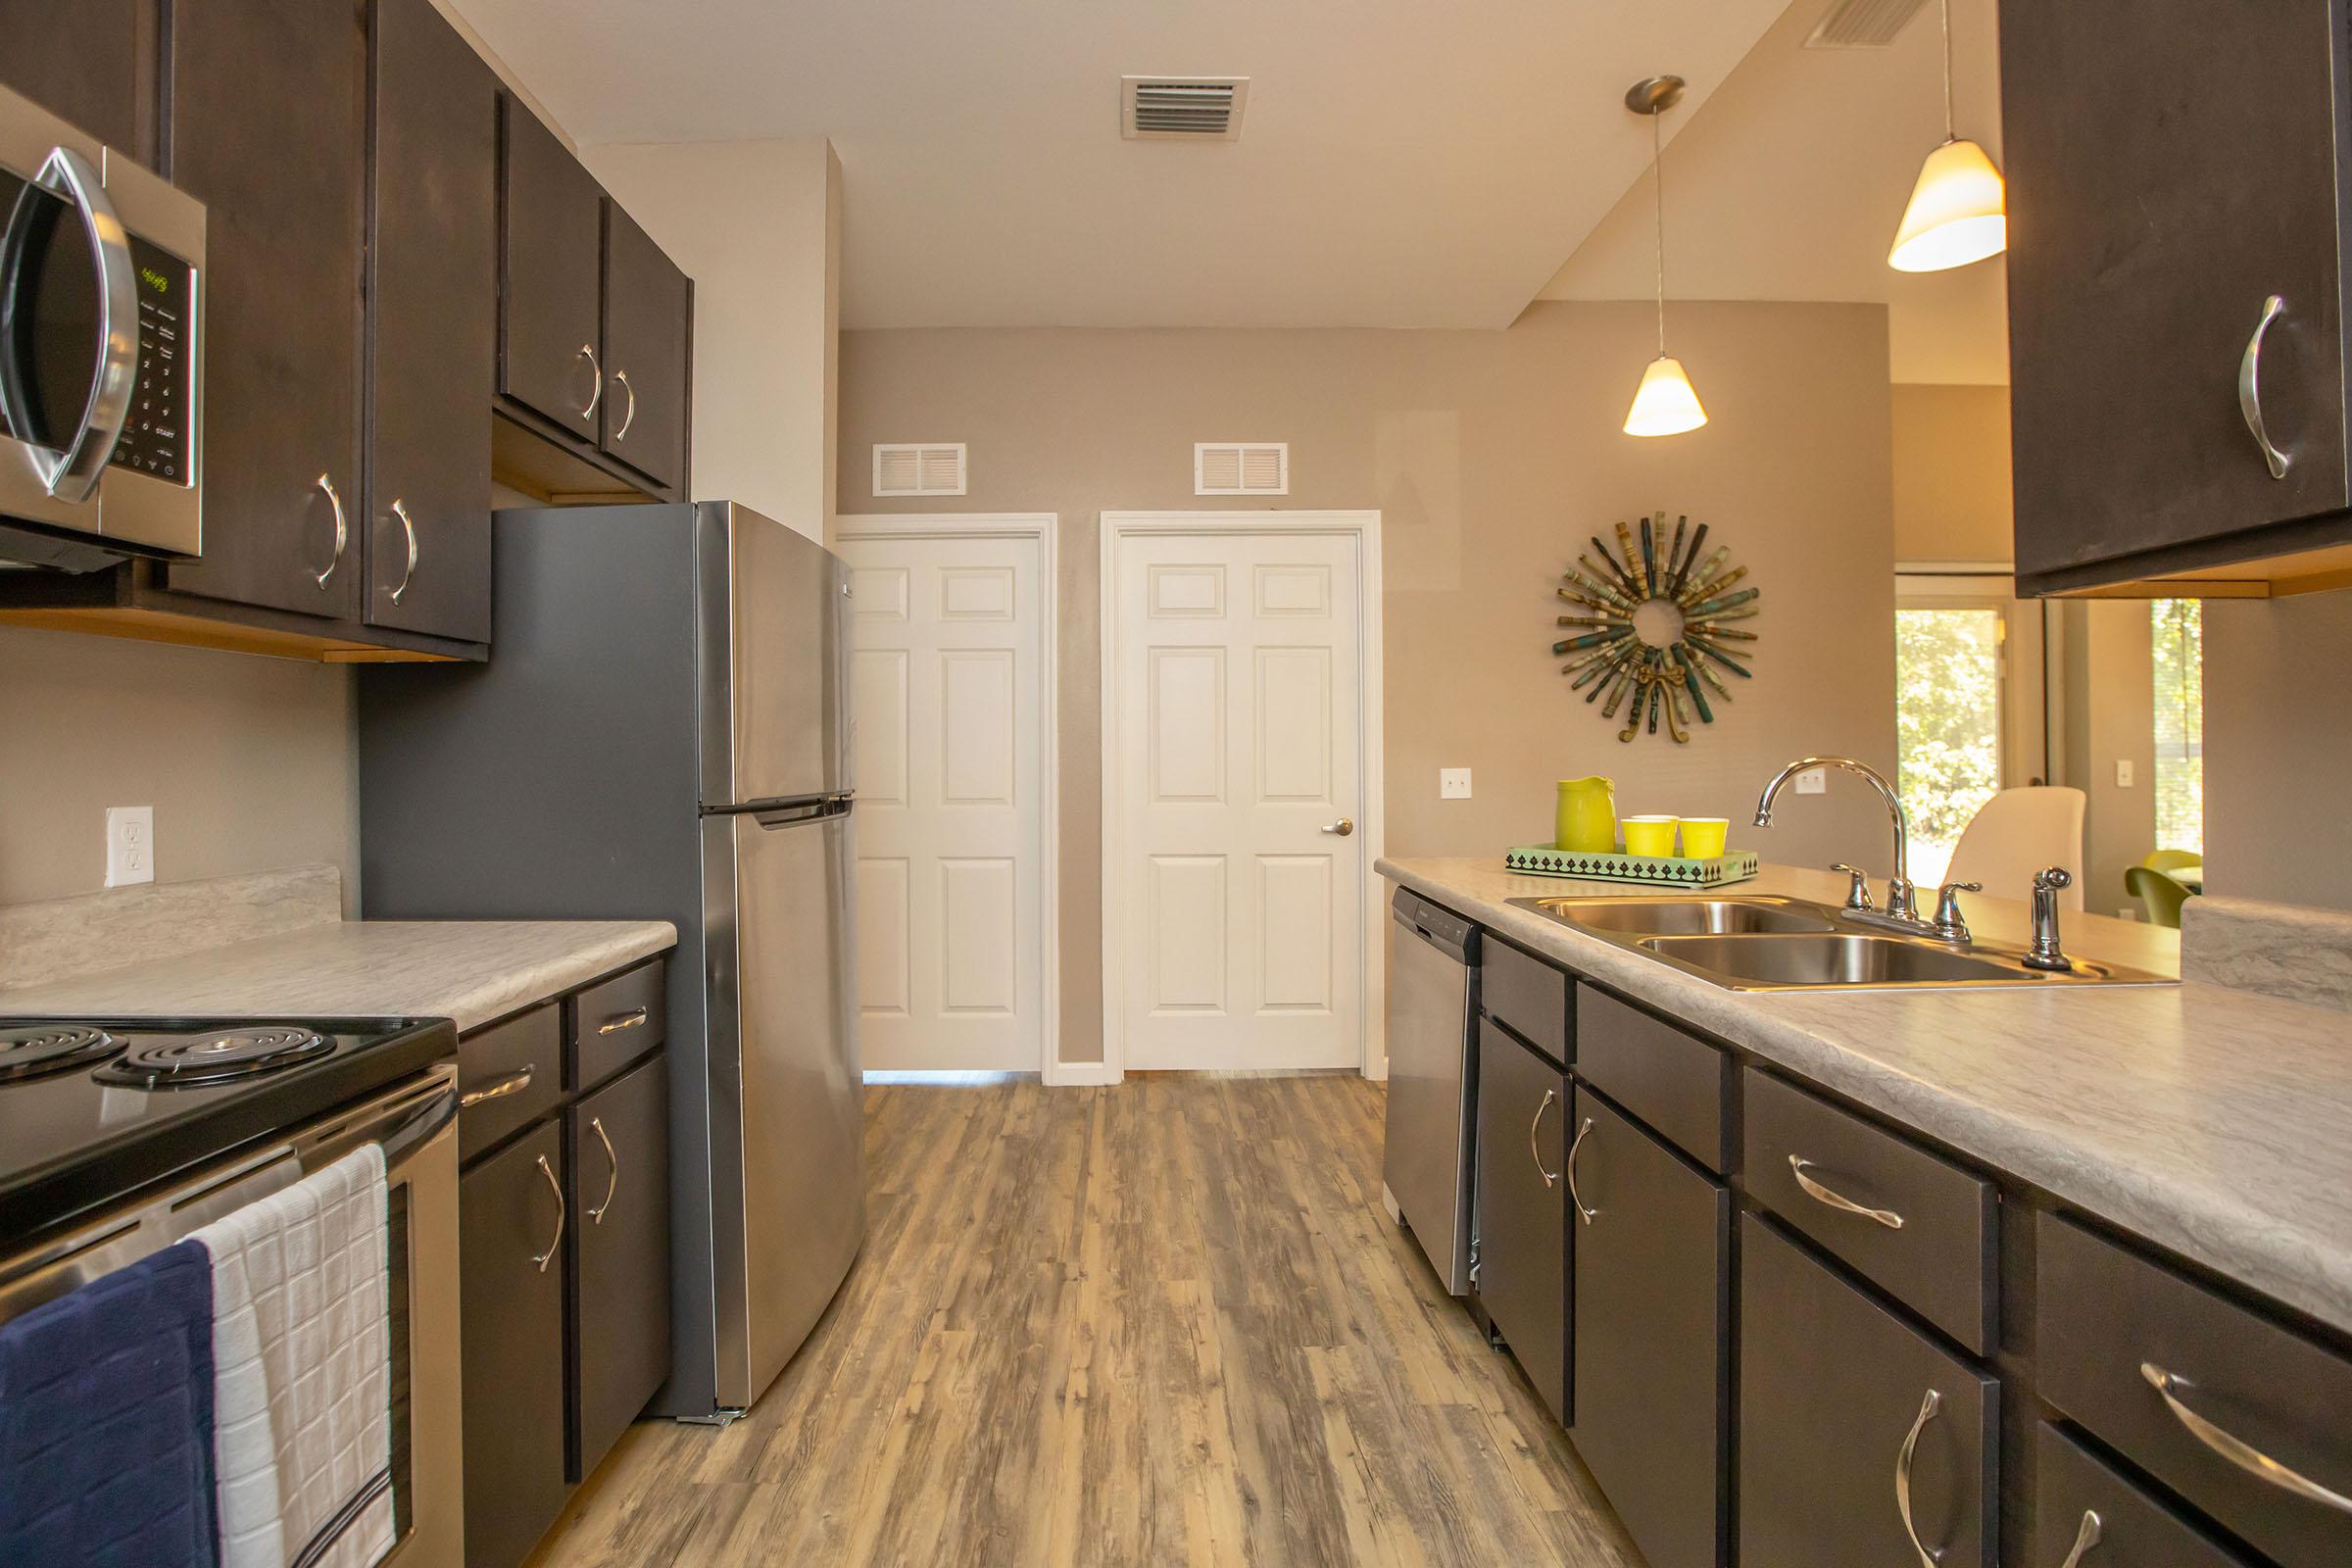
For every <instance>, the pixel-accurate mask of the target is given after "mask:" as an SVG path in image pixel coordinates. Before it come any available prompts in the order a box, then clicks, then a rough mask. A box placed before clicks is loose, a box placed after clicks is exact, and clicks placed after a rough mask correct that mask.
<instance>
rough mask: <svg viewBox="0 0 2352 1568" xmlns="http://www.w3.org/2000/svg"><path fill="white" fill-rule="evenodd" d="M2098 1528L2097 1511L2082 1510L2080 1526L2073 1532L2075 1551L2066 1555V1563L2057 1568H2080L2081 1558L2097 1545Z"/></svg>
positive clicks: (2093, 1509) (2091, 1509)
mask: <svg viewBox="0 0 2352 1568" xmlns="http://www.w3.org/2000/svg"><path fill="white" fill-rule="evenodd" d="M2100 1528H2101V1525H2100V1520H2099V1513H2098V1510H2097V1509H2095V1508H2085V1509H2083V1510H2082V1526H2081V1528H2079V1529H2077V1530H2076V1531H2075V1549H2074V1550H2072V1551H2070V1552H2068V1553H2067V1554H2066V1561H2064V1562H2062V1563H2060V1564H2059V1565H2058V1568H2082V1559H2083V1557H2084V1556H2085V1555H2086V1554H2087V1553H2088V1552H2089V1551H2090V1548H2091V1547H2093V1546H2095V1545H2097V1544H2099V1530H2100Z"/></svg>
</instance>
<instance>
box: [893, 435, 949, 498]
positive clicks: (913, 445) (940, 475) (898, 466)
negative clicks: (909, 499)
mask: <svg viewBox="0 0 2352 1568" xmlns="http://www.w3.org/2000/svg"><path fill="white" fill-rule="evenodd" d="M963 446H964V444H963V443H962V442H961V441H899V442H890V443H880V442H877V443H876V444H875V446H874V494H876V495H878V496H959V495H961V494H963Z"/></svg>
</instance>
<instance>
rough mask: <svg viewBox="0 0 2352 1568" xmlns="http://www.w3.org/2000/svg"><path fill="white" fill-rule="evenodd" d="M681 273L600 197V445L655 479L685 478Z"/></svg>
mask: <svg viewBox="0 0 2352 1568" xmlns="http://www.w3.org/2000/svg"><path fill="white" fill-rule="evenodd" d="M686 300H687V289H686V274H685V273H684V272H681V271H679V270H678V269H677V264H675V263H674V262H672V261H671V260H670V259H669V258H668V257H666V256H664V255H662V247H661V246H659V245H656V244H655V243H654V242H653V239H652V237H651V236H650V235H648V234H647V233H646V231H645V230H644V229H642V228H639V227H638V226H637V224H636V221H634V220H632V219H631V218H630V217H629V215H628V214H626V213H624V212H622V211H621V210H620V204H619V203H618V202H614V201H611V200H608V201H607V202H606V203H605V377H606V380H605V408H604V416H605V426H604V446H605V451H606V453H607V454H608V455H609V456H612V457H614V458H617V459H619V460H620V461H621V462H623V463H625V464H627V465H628V466H631V467H633V468H635V469H637V470H638V471H639V472H640V473H643V474H644V475H646V476H647V477H648V478H650V479H652V480H653V481H654V482H655V483H657V484H660V485H662V486H664V487H671V488H674V487H677V486H681V485H683V484H684V483H685V482H686V330H687V304H686Z"/></svg>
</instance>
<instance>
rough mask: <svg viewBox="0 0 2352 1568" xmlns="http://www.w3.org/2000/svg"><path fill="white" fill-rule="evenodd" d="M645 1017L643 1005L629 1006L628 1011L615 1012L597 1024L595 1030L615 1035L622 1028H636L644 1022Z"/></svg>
mask: <svg viewBox="0 0 2352 1568" xmlns="http://www.w3.org/2000/svg"><path fill="white" fill-rule="evenodd" d="M645 1018H646V1013H645V1009H644V1008H643V1007H631V1008H630V1009H629V1010H628V1011H626V1012H616V1013H614V1014H613V1016H612V1017H610V1018H607V1019H606V1020H605V1021H604V1022H603V1023H600V1024H598V1025H597V1026H596V1032H597V1033H598V1034H600V1035H616V1034H618V1033H620V1032H621V1031H622V1030H623V1029H634V1028H636V1027H637V1026H638V1025H639V1024H641V1023H643V1022H645Z"/></svg>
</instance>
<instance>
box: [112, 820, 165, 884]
mask: <svg viewBox="0 0 2352 1568" xmlns="http://www.w3.org/2000/svg"><path fill="white" fill-rule="evenodd" d="M154 880H155V808H154V807H152V806H110V807H108V808H107V809H106V885H107V886H108V887H110V888H122V887H129V886H130V885H131V884H133V883H135V882H152V881H154Z"/></svg>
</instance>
